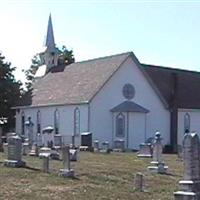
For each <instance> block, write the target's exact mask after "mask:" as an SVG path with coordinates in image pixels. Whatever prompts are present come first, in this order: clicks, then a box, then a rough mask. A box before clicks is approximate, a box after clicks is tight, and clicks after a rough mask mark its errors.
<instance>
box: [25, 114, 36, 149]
mask: <svg viewBox="0 0 200 200" xmlns="http://www.w3.org/2000/svg"><path fill="white" fill-rule="evenodd" d="M33 126H34V124H33V122H32V121H31V117H28V120H27V121H26V122H25V127H26V137H27V138H28V141H29V145H30V147H32V145H33V142H34V141H35V138H34V135H33Z"/></svg>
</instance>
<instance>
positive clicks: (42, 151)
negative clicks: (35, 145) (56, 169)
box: [39, 147, 51, 158]
mask: <svg viewBox="0 0 200 200" xmlns="http://www.w3.org/2000/svg"><path fill="white" fill-rule="evenodd" d="M46 154H49V156H50V154H51V149H50V148H49V147H42V148H40V150H39V157H40V158H42V157H43V155H44V156H46Z"/></svg>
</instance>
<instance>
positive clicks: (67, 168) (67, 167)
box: [59, 146, 74, 177]
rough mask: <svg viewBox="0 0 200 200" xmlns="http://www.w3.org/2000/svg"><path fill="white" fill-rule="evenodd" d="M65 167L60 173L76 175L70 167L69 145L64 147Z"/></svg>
mask: <svg viewBox="0 0 200 200" xmlns="http://www.w3.org/2000/svg"><path fill="white" fill-rule="evenodd" d="M62 155H63V169H60V173H59V175H60V176H62V177H74V170H73V169H71V167H70V148H69V146H63V147H62Z"/></svg>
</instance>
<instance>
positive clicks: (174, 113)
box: [170, 73, 178, 153]
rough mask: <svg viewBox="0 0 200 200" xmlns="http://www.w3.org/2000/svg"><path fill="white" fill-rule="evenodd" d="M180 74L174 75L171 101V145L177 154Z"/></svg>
mask: <svg viewBox="0 0 200 200" xmlns="http://www.w3.org/2000/svg"><path fill="white" fill-rule="evenodd" d="M177 91H178V74H176V73H172V93H171V101H170V144H171V145H172V152H173V153H176V152H177V131H178V101H177V97H178V92H177Z"/></svg>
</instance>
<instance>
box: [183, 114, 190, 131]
mask: <svg viewBox="0 0 200 200" xmlns="http://www.w3.org/2000/svg"><path fill="white" fill-rule="evenodd" d="M184 132H185V133H189V132H190V115H189V114H188V113H186V114H185V116H184Z"/></svg>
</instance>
